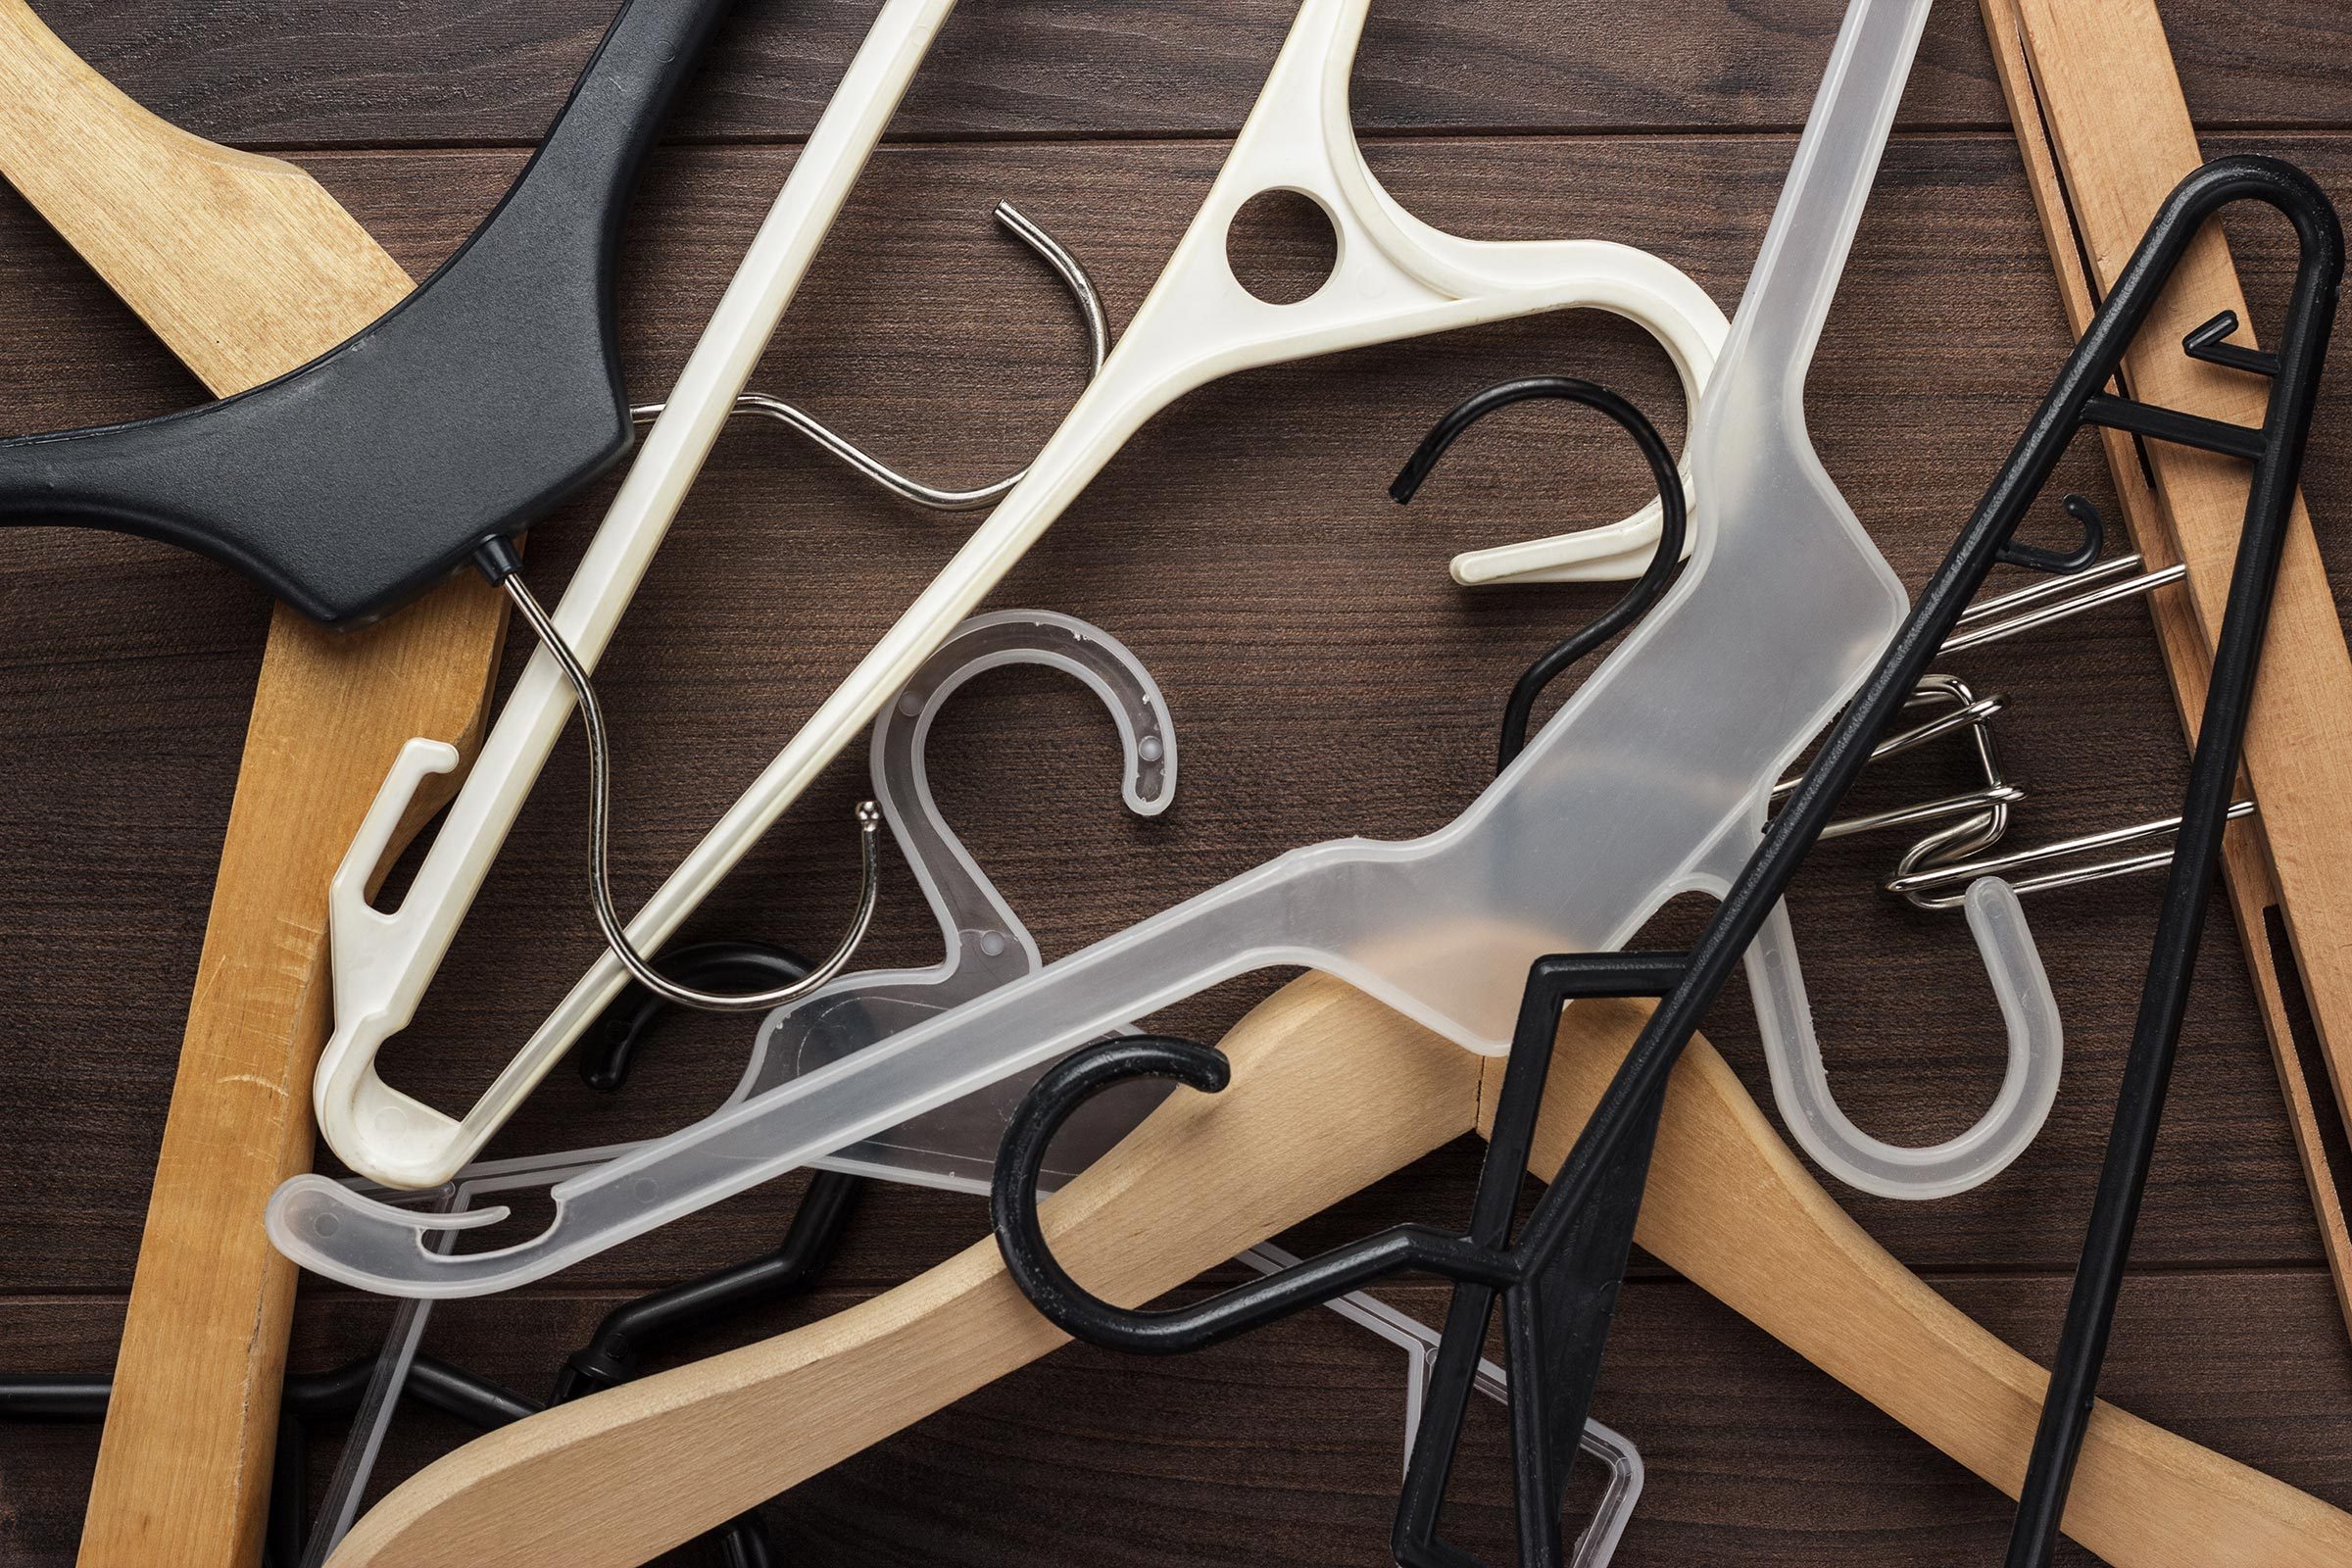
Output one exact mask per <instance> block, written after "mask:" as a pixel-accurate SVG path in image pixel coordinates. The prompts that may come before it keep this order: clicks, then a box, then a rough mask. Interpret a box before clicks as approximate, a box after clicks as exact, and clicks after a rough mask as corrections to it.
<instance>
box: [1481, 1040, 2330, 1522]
mask: <svg viewBox="0 0 2352 1568" xmlns="http://www.w3.org/2000/svg"><path fill="white" fill-rule="evenodd" d="M1649 1011H1650V1005H1648V1004H1646V1003H1632V1002H1600V1001H1595V1002H1580V1003H1578V1004H1576V1005H1574V1006H1572V1007H1570V1008H1569V1009H1568V1017H1569V1019H1570V1020H1571V1021H1570V1022H1569V1023H1568V1024H1566V1025H1564V1026H1563V1030H1562V1040H1563V1042H1564V1047H1563V1049H1562V1050H1561V1051H1560V1052H1559V1054H1558V1055H1557V1056H1556V1057H1555V1059H1554V1062H1553V1066H1552V1076H1551V1080H1550V1093H1549V1095H1548V1096H1547V1097H1546V1099H1545V1102H1544V1113H1543V1117H1542V1119H1541V1121H1540V1122H1539V1124H1538V1130H1537V1135H1536V1141H1535V1144H1534V1146H1533V1152H1532V1156H1531V1164H1532V1165H1533V1166H1534V1168H1535V1169H1537V1170H1538V1171H1544V1170H1555V1169H1557V1168H1558V1167H1559V1165H1560V1163H1561V1162H1562V1161H1563V1160H1565V1159H1566V1158H1567V1155H1568V1150H1569V1148H1570V1146H1571V1145H1572V1144H1573V1143H1574V1142H1575V1139H1576V1135H1577V1134H1578V1133H1579V1132H1580V1131H1581V1130H1582V1129H1583V1127H1584V1125H1585V1122H1586V1119H1587V1117H1588V1116H1589V1115H1590V1114H1591V1113H1592V1110H1593V1105H1594V1104H1595V1103H1597V1102H1598V1100H1599V1098H1600V1094H1601V1091H1602V1090H1604V1089H1605V1088H1606V1087H1607V1086H1608V1080H1609V1078H1610V1076H1611V1075H1612V1073H1613V1072H1614V1071H1615V1068H1616V1063H1617V1060H1618V1058H1619V1057H1620V1056H1622V1055H1623V1054H1624V1051H1623V1043H1624V1042H1626V1041H1629V1040H1631V1039H1632V1038H1633V1036H1634V1035H1635V1033H1637V1032H1638V1031H1639V1029H1640V1027H1641V1025H1642V1020H1643V1019H1644V1018H1646V1017H1647V1016H1648V1013H1649ZM1580 1014H1582V1015H1583V1016H1582V1017H1580V1016H1579V1015H1580ZM1578 1037H1581V1038H1582V1039H1583V1041H1585V1042H1586V1043H1587V1044H1586V1045H1585V1047H1584V1048H1583V1049H1571V1046H1572V1045H1573V1042H1574V1041H1575V1039H1576V1038H1578ZM1604 1041H1605V1042H1608V1043H1609V1044H1608V1048H1607V1049H1606V1050H1605V1051H1604V1050H1600V1049H1596V1048H1597V1047H1598V1046H1599V1045H1600V1043H1601V1042H1604ZM1701 1045H1702V1042H1693V1044H1692V1047H1691V1052H1690V1053H1689V1054H1686V1055H1685V1057H1684V1058H1683V1062H1682V1064H1681V1065H1680V1066H1678V1067H1677V1068H1676V1069H1675V1075H1674V1090H1673V1095H1674V1097H1676V1098H1674V1099H1671V1100H1670V1101H1669V1103H1668V1109H1667V1115H1666V1117H1665V1119H1664V1121H1663V1122H1662V1123H1661V1125H1660V1128H1659V1133H1658V1146H1657V1152H1656V1154H1655V1156H1654V1157H1653V1159H1652V1161H1651V1164H1650V1175H1649V1187H1648V1191H1647V1194H1646V1197H1645V1201H1643V1203H1642V1219H1641V1223H1640V1226H1639V1228H1638V1230H1637V1231H1636V1238H1635V1239H1636V1240H1637V1241H1639V1242H1640V1243H1641V1244H1642V1247H1644V1248H1646V1249H1647V1250H1649V1251H1651V1252H1652V1253H1654V1254H1656V1255H1657V1256H1658V1257H1659V1258H1661V1259H1663V1260H1664V1261H1665V1262H1667V1263H1668V1264H1669V1265H1671V1266H1672V1267H1673V1268H1674V1269H1675V1270H1676V1271H1678V1272H1679V1273H1681V1274H1682V1275H1683V1276H1684V1277H1685V1278H1687V1279H1689V1280H1690V1281H1691V1283H1692V1284H1694V1285H1697V1286H1698V1287H1700V1288H1701V1289H1702V1290H1704V1291H1706V1292H1707V1293H1708V1294H1709V1295H1711V1296H1713V1297H1715V1298H1716V1299H1719V1300H1721V1301H1723V1302H1724V1303H1725V1304H1726V1305H1729V1306H1731V1307H1732V1308H1733V1309H1734V1310H1736V1311H1738V1312H1739V1313H1740V1315H1742V1316H1744V1317H1746V1318H1747V1319H1748V1320H1749V1321H1751V1322H1753V1323H1755V1324H1756V1325H1757V1326H1758V1327H1760V1328H1762V1329H1764V1330H1765V1331H1766V1332H1767V1333H1769V1334H1771V1335H1772V1336H1773V1337H1774V1338H1775V1339H1777V1340H1779V1341H1780V1342H1781V1343H1782V1344H1784V1345H1786V1346H1788V1347H1789V1348H1791V1349H1793V1350H1795V1351H1796V1352H1797V1353H1798V1354H1799V1355H1802V1356H1803V1357H1804V1358H1805V1359H1806V1360H1808V1361H1810V1362H1812V1363H1813V1364H1814V1365H1815V1366H1817V1367H1819V1368H1821V1369H1822V1370H1823V1371H1824V1372H1827V1373H1829V1374H1830V1376H1832V1377H1834V1378H1836V1379H1837V1380H1838V1382H1840V1383H1842V1384H1844V1385H1845V1386H1846V1387H1847V1388H1849V1389H1852V1390H1853V1391H1854V1392H1855V1393H1857V1394H1859V1395H1861V1396H1862V1397H1864V1398H1866V1399H1868V1400H1869V1401H1870V1402H1871V1403H1872V1404H1874V1405H1877V1406H1878V1407H1879V1408H1880V1409H1881V1410H1884V1411H1885V1412H1887V1414H1888V1415H1890V1416H1892V1417H1894V1419H1896V1420H1897V1421H1900V1422H1901V1423H1902V1424H1903V1425H1904V1426H1906V1427H1908V1428H1910V1429H1911V1430H1912V1431H1913V1432H1915V1433H1917V1434H1918V1435H1919V1436H1921V1437H1923V1438H1925V1439H1926V1440H1927V1441H1928V1442H1930V1443H1931V1444H1934V1445H1935V1446H1936V1447H1937V1448H1939V1449H1941V1450H1942V1451H1943V1452H1944V1453H1945V1454H1947V1455H1949V1456H1950V1457H1951V1458H1953V1459H1956V1460H1958V1461H1959V1462H1960V1463H1961V1464H1963V1465H1965V1466H1967V1467H1968V1468H1969V1470H1971V1471H1972V1472H1974V1473H1975V1474H1976V1475H1977V1476H1979V1477H1980V1478H1982V1479H1984V1480H1985V1481H1987V1482H1989V1483H1991V1484H1992V1485H1993V1486H1996V1487H1998V1488H1999V1489H2000V1490H2001V1491H2002V1492H2003V1493H2004V1494H2006V1495H2010V1496H2015V1495H2017V1489H2018V1487H2019V1485H2020V1483H2021V1482H2022V1481H2023V1480H2024V1478H2025V1472H2026V1458H2027V1455H2028V1453H2029V1451H2030V1450H2031V1449H2032V1447H2033V1443H2034V1422H2035V1421H2036V1419H2037V1418H2038V1417H2039V1415H2040V1411H2041V1397H2042V1391H2043V1389H2044V1387H2045V1386H2046V1385H2047V1384H2048V1382H2049V1375H2048V1374H2047V1373H2046V1372H2044V1371H2043V1370H2042V1369H2041V1368H2040V1367H2039V1366H2037V1365H2035V1364H2034V1362H2033V1361H2031V1360H2030V1359H2028V1358H2027V1357H2026V1356H2024V1355H2021V1354H2020V1353H2018V1352H2017V1351H2016V1350H2014V1349H2012V1348H2010V1347H2009V1346H2007V1345H2005V1344H2003V1343H2002V1342H2001V1341H2000V1340H1999V1339H1998V1338H1997V1337H1996V1336H1994V1335H1993V1334H1992V1333H1991V1332H1990V1331H1989V1330H1987V1329H1985V1328H1984V1327H1982V1326H1981V1325H1979V1324H1978V1323H1977V1322H1976V1321H1975V1320H1974V1319H1972V1318H1970V1317H1969V1316H1968V1315H1967V1314H1966V1313H1964V1312H1962V1311H1961V1310H1960V1309H1959V1308H1958V1307H1956V1306H1954V1305H1952V1303H1951V1302H1949V1301H1947V1300H1945V1299H1943V1298H1942V1297H1941V1296H1939V1295H1937V1294H1936V1292H1935V1291H1934V1290H1932V1289H1930V1288H1929V1286H1928V1285H1927V1283H1926V1282H1925V1281H1923V1280H1921V1279H1920V1278H1919V1276H1918V1275H1916V1274H1913V1273H1912V1272H1911V1271H1910V1270H1908V1269H1906V1268H1904V1267H1903V1266H1902V1264H1901V1263H1900V1262H1898V1261H1897V1260H1896V1259H1895V1258H1894V1257H1893V1256H1892V1255H1890V1254H1889V1253H1888V1252H1887V1250H1886V1249H1885V1248H1883V1247H1881V1246H1880V1245H1879V1244H1878V1243H1877V1242H1875V1241H1873V1240H1872V1239H1871V1238H1870V1235H1869V1234H1868V1233H1867V1232H1866V1231H1864V1230H1863V1229H1862V1227H1861V1226H1860V1225H1858V1224H1856V1223H1855V1221H1854V1219H1853V1217H1852V1216H1851V1215H1849V1214H1847V1213H1846V1211H1845V1210H1844V1209H1843V1208H1841V1207H1839V1206H1838V1203H1837V1201H1835V1200H1833V1199H1832V1198H1831V1197H1830V1195H1829V1194H1828V1193H1826V1192H1824V1191H1823V1190H1822V1187H1821V1184H1820V1183H1819V1182H1817V1181H1815V1180H1814V1179H1813V1177H1812V1176H1811V1175H1810V1174H1809V1173H1808V1172H1807V1171H1806V1170H1805V1168H1804V1166H1803V1165H1802V1164H1800V1163H1799V1162H1798V1160H1797V1158H1796V1156H1795V1155H1794V1154H1793V1153H1791V1152H1789V1148H1788V1146H1787V1145H1786V1144H1784V1143H1783V1142H1782V1141H1781V1139H1780V1137H1779V1136H1778V1134H1776V1133H1775V1132H1774V1131H1773V1129H1772V1126H1771V1124H1770V1123H1769V1122H1768V1121H1766V1120H1765V1118H1764V1113H1763V1111H1762V1110H1761V1109H1759V1108H1758V1107H1757V1105H1756V1103H1755V1101H1754V1100H1753V1099H1751V1098H1750V1097H1749V1095H1748V1093H1747V1090H1746V1088H1745V1087H1744V1086H1743V1085H1742V1084H1741V1083H1740V1079H1739V1076H1738V1075H1737V1074H1736V1073H1734V1072H1733V1071H1732V1068H1731V1065H1730V1063H1728V1062H1726V1061H1725V1060H1724V1059H1723V1057H1722V1056H1721V1055H1720V1054H1717V1053H1716V1052H1715V1051H1714V1050H1713V1049H1712V1048H1711V1047H1709V1048H1705V1049H1701ZM1489 1076H1490V1077H1491V1078H1492V1079H1493V1080H1494V1081H1495V1083H1497V1084H1499V1082H1500V1078H1501V1073H1500V1064H1499V1063H1495V1064H1493V1065H1492V1066H1491V1067H1490V1069H1489ZM1484 1114H1485V1115H1487V1116H1491V1114H1492V1112H1491V1110H1490V1111H1486V1112H1484ZM1759 1236H1769V1237H1771V1238H1772V1239H1773V1242H1772V1245H1770V1246H1758V1245H1756V1238H1758V1237H1759ZM1894 1325H1901V1329H1900V1332H1899V1333H1897V1332H1890V1329H1891V1327H1892V1326H1894ZM2098 1409H2099V1413H2098V1415H2097V1417H2096V1418H2095V1419H2094V1421H2093V1424H2092V1428H2091V1441H2090V1442H2089V1443H2088V1444H2086V1445H2085V1446H2084V1447H2083V1449H2082V1463H2081V1467H2080V1468H2079V1469H2078V1471H2077V1472H2076V1479H2075V1487H2074V1493H2073V1495H2072V1498H2071V1501H2070V1505H2069V1508H2068V1511H2067V1517H2066V1533H2067V1534H2068V1535H2069V1536H2071V1537H2073V1538H2074V1539H2075V1540H2076V1541H2078V1542H2081V1543H2082V1544H2084V1545H2086V1546H2088V1547H2089V1548H2090V1549H2091V1550H2092V1551H2094V1552H2097V1553H2098V1554H2099V1555H2100V1556H2101V1557H2102V1558H2104V1559H2105V1560H2107V1561H2109V1562H2112V1563H2117V1564H2150V1565H2153V1564H2161V1563H2169V1562H2174V1561H2178V1560H2180V1555H2181V1554H2182V1552H2183V1551H2184V1550H2185V1548H2186V1544H2187V1543H2190V1542H2193V1541H2200V1540H2203V1541H2210V1542H2213V1543H2216V1544H2219V1543H2222V1542H2227V1543H2229V1547H2230V1552H2231V1553H2232V1554H2231V1555H2229V1557H2228V1560H2229V1561H2231V1562H2239V1563H2247V1564H2253V1563H2266V1564H2277V1565H2278V1568H2286V1565H2288V1564H2320V1563H2331V1564H2352V1516H2347V1515H2346V1514H2344V1513H2342V1512H2340V1511H2339V1510H2337V1509H2335V1508H2332V1507H2329V1506H2328V1505H2327V1503H2324V1502H2322V1501H2320V1500H2319V1499H2318V1498H2316V1497H2313V1496H2311V1495H2309V1494H2307V1493H2303V1492H2299V1491H2297V1490H2296V1489H2295V1488H2293V1487H2290V1486H2288V1485H2287V1484H2286V1483H2284V1482H2282V1481H2278V1480H2276V1479H2274V1478H2273V1477H2270V1476H2266V1475H2263V1474H2262V1473H2261V1472H2259V1471H2256V1470H2254V1469H2251V1468H2250V1467H2248V1466H2246V1465H2242V1464H2239V1463H2238V1462H2236V1461H2235V1460H2232V1459H2229V1458H2225V1457H2224V1456H2223V1455H2221V1454H2218V1453H2215V1452H2213V1451H2212V1450H2211V1449H2209V1448H2203V1447H2200V1446H2197V1445H2195V1444H2193V1443H2190V1442H2188V1441H2187V1440H2186V1439H2183V1438H2180V1437H2176V1436H2175V1435H2174V1434H2172V1433H2170V1432H2167V1431H2165V1430H2164V1429H2163V1428H2161V1427H2157V1426H2154V1425H2152V1424H2150V1423H2149V1422H2146V1421H2143V1420H2141V1419H2140V1418H2139V1417H2137V1416H2134V1415H2131V1414H2128V1413H2126V1412H2125V1411H2122V1410H2119V1409H2116V1408H2115V1407H2114V1406H2112V1405H2109V1404H2107V1403H2105V1402H2104V1401H2102V1402H2101V1403H2100V1405H2099V1407H2098ZM2189 1555H2190V1556H2192V1557H2193V1558H2194V1559H2195V1560H2198V1561H2214V1560H2220V1557H2219V1555H2218V1553H2217V1552H2216V1551H2206V1552H2194V1553H2190V1554H2189Z"/></svg>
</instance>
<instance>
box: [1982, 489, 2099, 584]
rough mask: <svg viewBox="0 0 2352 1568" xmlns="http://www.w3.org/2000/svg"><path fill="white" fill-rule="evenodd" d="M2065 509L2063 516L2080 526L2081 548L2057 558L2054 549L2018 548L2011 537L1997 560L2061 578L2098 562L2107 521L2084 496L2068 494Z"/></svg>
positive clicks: (2022, 546) (2034, 546)
mask: <svg viewBox="0 0 2352 1568" xmlns="http://www.w3.org/2000/svg"><path fill="white" fill-rule="evenodd" d="M2065 507H2066V515H2068V516H2070V517H2072V518H2074V519H2075V520H2076V521H2077V522H2079V523H2081V524H2082V545H2081V547H2080V548H2078V549H2075V550H2073V551H2070V552H2068V553H2067V554H2065V555H2060V554H2059V553H2058V552H2057V551H2055V550H2044V549H2042V548H2040V547H2039V546H2038V545H2021V544H2019V543H2018V542H2017V540H2016V539H2015V538H2014V537H2013V538H2011V539H2010V541H2009V542H2008V543H2007V544H2004V545H2003V546H2001V548H2000V551H1999V556H2000V559H2001V560H2002V561H2004V562H2006V563H2007V564H2010V565H2012V566H2030V567H2032V568H2033V569H2034V570H2035V571H2048V572H2055V573H2057V574H2058V575H2060V576H2065V575H2066V574H2067V573H2069V572H2075V571H2081V570H2082V568H2083V567H2084V566H2087V565H2089V564H2091V563H2092V562H2094V561H2096V560H2098V559H2099V552H2100V551H2101V550H2103V549H2105V548H2106V545H2107V522H2106V519H2105V518H2103V517H2101V516H2100V515H2099V509H2098V508H2096V507H2094V506H2092V505H2091V504H2090V498H2089V497H2087V496H2082V495H2070V496H2068V497H2067V498H2066V502H2065Z"/></svg>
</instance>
